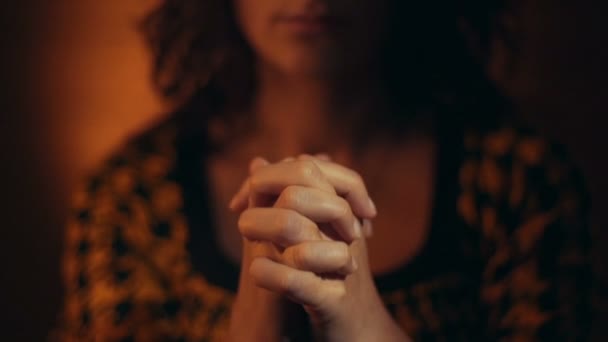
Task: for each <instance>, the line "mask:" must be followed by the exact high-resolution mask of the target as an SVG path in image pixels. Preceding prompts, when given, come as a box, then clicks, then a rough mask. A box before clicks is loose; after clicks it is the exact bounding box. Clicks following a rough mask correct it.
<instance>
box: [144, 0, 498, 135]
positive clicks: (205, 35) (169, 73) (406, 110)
mask: <svg viewBox="0 0 608 342" xmlns="http://www.w3.org/2000/svg"><path fill="white" fill-rule="evenodd" d="M505 1H506V0H426V1H401V0H389V11H388V13H390V14H389V15H390V17H389V18H387V19H388V27H389V31H388V32H389V37H388V39H387V40H386V41H387V44H386V45H385V47H384V48H383V50H382V52H381V53H382V56H383V61H384V63H383V69H384V72H383V79H384V80H385V84H386V89H387V93H388V95H389V99H391V100H392V104H393V105H394V106H393V108H398V110H393V111H391V112H390V113H386V114H385V115H386V116H388V118H384V119H387V120H384V121H385V122H388V123H389V125H388V126H387V127H397V128H398V127H399V126H400V125H399V124H398V125H395V123H396V122H397V123H403V122H407V120H406V119H408V118H410V117H412V116H413V115H414V114H415V113H429V112H437V111H440V110H441V109H442V108H443V109H445V108H451V112H452V114H451V115H452V116H453V115H454V114H457V115H460V116H463V117H464V116H466V117H468V118H472V119H474V120H473V121H475V120H478V119H487V118H488V116H496V115H498V114H499V113H500V112H501V111H504V110H503V109H504V108H505V107H507V106H506V104H507V103H508V101H506V98H505V97H504V96H502V94H501V93H500V92H499V91H498V90H497V88H496V87H495V86H494V84H493V83H492V82H491V81H490V80H489V79H488V77H487V76H486V72H485V67H486V65H487V63H488V61H489V55H490V44H491V39H492V37H493V36H495V35H496V34H497V33H500V32H501V25H500V20H499V17H500V14H501V11H502V10H503V9H504V7H505V6H506V4H505ZM465 29H466V30H465ZM142 31H143V33H144V37H145V38H146V40H147V42H148V44H149V46H150V48H151V51H152V53H153V61H154V63H153V73H152V75H153V82H154V84H155V86H156V88H157V89H158V90H159V91H160V93H161V94H162V96H164V97H165V98H166V99H169V100H172V101H174V102H178V103H181V109H183V110H186V111H189V112H193V111H197V112H198V115H199V116H202V119H203V120H206V121H208V120H209V119H211V118H212V117H218V116H225V115H228V112H229V111H227V110H224V109H225V108H226V107H228V106H230V107H235V108H239V107H240V108H243V107H245V106H247V105H248V104H250V101H251V98H252V94H253V90H254V86H255V79H254V73H253V52H252V51H251V49H250V48H249V46H248V44H247V42H246V41H245V40H244V38H243V37H242V35H241V33H240V32H239V30H238V28H237V24H236V22H235V16H234V15H233V8H232V1H227V0H164V1H162V3H161V4H160V5H159V6H158V7H157V8H155V9H154V10H153V11H152V12H150V13H149V14H148V15H147V16H146V17H145V18H144V20H143V22H142ZM465 31H466V32H468V33H469V34H465ZM471 33H472V34H471ZM472 42H474V43H473V44H472ZM202 108H212V109H211V110H205V111H202V110H201V109H202ZM456 108H458V109H456ZM488 110H489V111H488ZM378 115H380V114H378ZM376 119H378V121H377V122H381V121H383V120H381V119H382V118H378V117H377V118H376Z"/></svg>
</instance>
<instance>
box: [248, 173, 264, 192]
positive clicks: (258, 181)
mask: <svg viewBox="0 0 608 342" xmlns="http://www.w3.org/2000/svg"><path fill="white" fill-rule="evenodd" d="M261 186H262V178H261V177H260V175H259V174H258V173H254V174H253V175H251V177H249V189H251V190H252V191H254V192H255V191H258V190H259V189H260V187H261Z"/></svg>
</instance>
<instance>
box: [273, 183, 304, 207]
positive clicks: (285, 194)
mask: <svg viewBox="0 0 608 342" xmlns="http://www.w3.org/2000/svg"><path fill="white" fill-rule="evenodd" d="M301 197H302V192H301V191H300V189H299V188H298V187H296V186H293V185H290V186H288V187H286V188H285V189H284V190H283V191H282V192H281V195H280V196H279V199H278V202H279V203H281V204H283V205H285V206H287V207H293V206H296V205H298V204H299V203H300V201H301Z"/></svg>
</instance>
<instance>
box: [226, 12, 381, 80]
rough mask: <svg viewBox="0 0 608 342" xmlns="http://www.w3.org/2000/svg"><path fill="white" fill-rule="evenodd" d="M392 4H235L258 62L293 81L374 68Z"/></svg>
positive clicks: (241, 24)
mask: <svg viewBox="0 0 608 342" xmlns="http://www.w3.org/2000/svg"><path fill="white" fill-rule="evenodd" d="M385 1H386V0H350V1H349V0H234V6H235V12H236V16H237V22H238V25H239V26H240V29H241V31H242V33H243V35H244V37H245V39H246V40H247V41H248V42H249V45H250V46H251V47H252V49H253V51H254V52H255V54H256V55H257V58H258V62H260V63H262V64H263V65H264V66H266V67H271V68H273V69H275V70H277V71H279V72H282V73H285V74H289V75H304V76H326V75H328V74H333V73H336V72H345V71H346V72H348V71H354V70H355V69H356V68H361V67H369V64H370V63H373V60H374V58H375V57H376V56H377V54H378V47H379V44H380V40H381V38H382V34H383V31H384V27H383V25H382V22H383V18H384V2H385Z"/></svg>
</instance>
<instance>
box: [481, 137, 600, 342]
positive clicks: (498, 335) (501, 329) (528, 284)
mask: <svg viewBox="0 0 608 342" xmlns="http://www.w3.org/2000/svg"><path fill="white" fill-rule="evenodd" d="M479 170H480V173H479V180H480V188H481V190H482V191H483V193H482V195H480V196H479V198H478V203H479V222H480V229H481V231H482V241H481V244H480V248H481V255H482V258H483V263H484V266H483V270H482V274H481V291H480V296H481V297H480V301H481V305H482V307H483V310H482V317H483V319H484V320H486V326H485V330H486V332H485V335H486V338H487V340H488V341H490V340H492V341H583V340H585V339H586V335H587V334H588V332H589V324H590V321H591V309H590V307H591V305H590V292H591V285H592V278H593V277H592V272H591V266H590V231H589V225H588V207H589V206H588V199H587V195H586V192H585V187H584V185H583V182H582V177H581V175H580V173H578V172H577V170H576V169H575V168H574V167H573V166H572V164H571V163H569V161H568V160H567V158H566V157H565V154H564V153H563V152H562V149H561V148H559V147H556V146H551V145H549V144H547V143H546V142H544V141H542V140H540V139H537V138H532V137H527V138H522V139H521V140H519V141H517V142H516V143H514V145H513V153H512V155H510V156H507V157H493V156H482V157H481V160H480V169H479ZM498 184H502V186H503V187H504V189H503V194H505V196H502V197H500V196H493V195H495V194H496V193H497V192H496V191H493V190H496V188H497V185H498Z"/></svg>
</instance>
